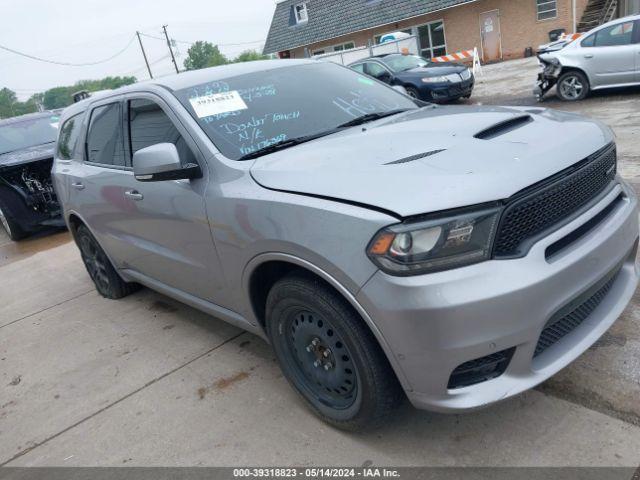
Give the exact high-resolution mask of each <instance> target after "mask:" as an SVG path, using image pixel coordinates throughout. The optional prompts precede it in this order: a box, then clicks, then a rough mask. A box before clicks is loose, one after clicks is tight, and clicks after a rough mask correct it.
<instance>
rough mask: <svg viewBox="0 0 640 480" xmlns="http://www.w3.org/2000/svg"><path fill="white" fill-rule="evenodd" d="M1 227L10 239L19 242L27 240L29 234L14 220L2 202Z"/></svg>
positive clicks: (0, 211) (0, 203)
mask: <svg viewBox="0 0 640 480" xmlns="http://www.w3.org/2000/svg"><path fill="white" fill-rule="evenodd" d="M0 226H1V227H2V228H3V229H4V230H5V232H7V235H8V236H9V238H10V239H11V240H12V241H14V242H17V241H18V240H22V239H23V238H25V237H26V236H27V235H28V233H27V232H25V231H24V230H23V229H22V228H21V227H20V225H19V224H18V223H17V222H16V221H15V220H13V218H12V217H11V212H9V210H8V209H7V207H6V206H5V204H4V203H2V202H0Z"/></svg>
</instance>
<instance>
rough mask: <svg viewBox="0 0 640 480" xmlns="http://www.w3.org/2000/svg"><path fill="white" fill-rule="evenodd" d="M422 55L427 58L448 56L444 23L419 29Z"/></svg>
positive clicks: (430, 24) (423, 26)
mask: <svg viewBox="0 0 640 480" xmlns="http://www.w3.org/2000/svg"><path fill="white" fill-rule="evenodd" d="M418 38H419V41H420V55H422V56H423V57H425V58H434V57H440V56H441V55H446V54H447V41H446V39H445V37H444V22H443V21H442V20H438V21H437V22H431V23H427V24H426V25H422V26H420V27H418Z"/></svg>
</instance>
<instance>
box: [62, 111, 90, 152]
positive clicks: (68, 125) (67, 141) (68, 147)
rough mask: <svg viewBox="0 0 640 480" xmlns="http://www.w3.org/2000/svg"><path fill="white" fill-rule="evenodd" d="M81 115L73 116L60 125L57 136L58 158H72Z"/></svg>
mask: <svg viewBox="0 0 640 480" xmlns="http://www.w3.org/2000/svg"><path fill="white" fill-rule="evenodd" d="M83 113H84V112H83ZM83 113H79V114H77V115H74V116H73V117H71V118H69V119H67V121H66V122H64V124H63V125H62V128H61V129H60V135H59V136H58V158H61V159H63V160H71V159H72V158H73V155H74V153H75V151H76V144H77V143H78V136H79V135H80V125H81V124H82V115H83Z"/></svg>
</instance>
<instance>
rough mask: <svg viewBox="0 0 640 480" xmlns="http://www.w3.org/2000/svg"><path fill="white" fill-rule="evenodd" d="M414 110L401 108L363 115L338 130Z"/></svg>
mask: <svg viewBox="0 0 640 480" xmlns="http://www.w3.org/2000/svg"><path fill="white" fill-rule="evenodd" d="M409 110H412V109H411V108H399V109H397V110H389V111H388V112H375V113H367V114H366V115H362V116H361V117H356V118H354V119H353V120H349V121H348V122H346V123H343V124H341V125H338V127H337V128H338V129H341V128H348V127H356V126H358V125H362V124H365V123H367V122H373V121H374V120H380V119H381V118H385V117H390V116H392V115H397V114H398V113H403V112H407V111H409Z"/></svg>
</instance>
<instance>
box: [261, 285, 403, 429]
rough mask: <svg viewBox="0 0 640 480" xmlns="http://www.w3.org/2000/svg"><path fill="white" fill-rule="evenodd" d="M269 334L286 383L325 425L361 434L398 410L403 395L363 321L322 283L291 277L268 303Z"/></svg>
mask: <svg viewBox="0 0 640 480" xmlns="http://www.w3.org/2000/svg"><path fill="white" fill-rule="evenodd" d="M266 317H267V332H268V334H269V337H270V339H271V342H272V344H273V348H274V350H275V353H276V357H277V358H278V362H279V363H280V367H281V368H282V370H283V372H284V374H285V377H286V378H287V380H288V381H289V382H290V383H291V385H292V386H293V387H294V388H295V389H296V390H297V392H298V393H299V394H300V395H301V396H302V398H303V399H304V400H305V401H306V403H307V404H308V406H309V407H310V408H311V410H312V411H313V412H314V413H315V414H316V415H318V416H319V417H320V418H321V419H323V420H324V421H326V422H328V423H330V424H331V425H333V426H335V427H337V428H340V429H343V430H351V431H357V430H362V429H364V428H365V427H373V426H376V425H378V424H379V423H380V422H381V421H382V420H384V419H385V418H386V417H387V416H388V415H389V413H390V412H391V411H392V410H393V409H394V408H395V407H396V406H397V405H398V403H399V401H400V400H401V398H402V390H401V388H400V385H399V383H398V381H397V379H396V377H395V374H394V372H393V370H392V369H391V366H390V365H389V362H388V361H387V358H386V357H385V355H384V353H383V352H382V349H381V348H380V346H379V344H378V343H377V341H376V339H375V338H374V337H373V335H372V333H371V331H370V330H369V329H368V328H367V327H366V325H364V324H363V322H362V319H361V318H360V317H359V316H358V315H357V314H356V313H355V312H354V311H353V310H352V309H351V308H350V306H349V305H348V304H347V303H346V302H345V300H344V299H343V298H342V297H340V296H339V295H338V294H337V293H335V292H334V291H333V290H332V289H330V288H329V287H328V286H327V285H325V284H324V283H322V282H321V281H319V280H317V279H315V278H311V277H308V276H305V275H290V276H287V277H285V278H283V279H282V280H280V281H278V282H277V283H276V284H275V285H274V287H273V288H272V289H271V291H270V292H269V295H268V298H267V309H266Z"/></svg>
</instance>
